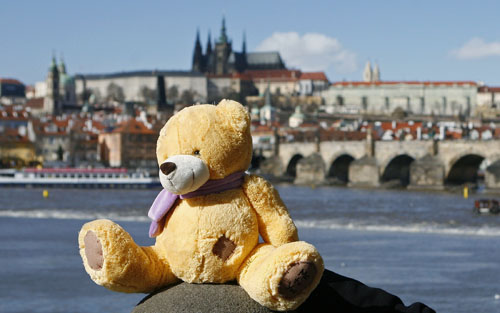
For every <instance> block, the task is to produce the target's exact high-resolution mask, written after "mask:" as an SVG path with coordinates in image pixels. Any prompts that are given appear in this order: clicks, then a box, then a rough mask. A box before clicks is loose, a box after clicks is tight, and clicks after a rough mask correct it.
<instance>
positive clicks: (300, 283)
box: [278, 261, 318, 299]
mask: <svg viewBox="0 0 500 313" xmlns="http://www.w3.org/2000/svg"><path fill="white" fill-rule="evenodd" d="M317 271H318V269H317V268H316V265H315V264H314V263H313V262H305V261H304V262H296V263H292V264H290V265H289V267H288V269H287V270H286V271H285V273H284V274H283V277H282V278H281V281H280V283H279V285H278V293H279V294H280V296H281V297H283V298H285V299H293V298H295V297H297V296H298V295H300V294H301V293H302V292H303V291H304V290H306V289H307V288H308V287H309V286H310V285H311V284H312V283H313V281H314V278H315V277H316V274H317Z"/></svg>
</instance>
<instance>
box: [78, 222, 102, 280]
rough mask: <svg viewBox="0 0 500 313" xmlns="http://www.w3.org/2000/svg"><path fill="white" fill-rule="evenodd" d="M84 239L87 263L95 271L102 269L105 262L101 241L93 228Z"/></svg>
mask: <svg viewBox="0 0 500 313" xmlns="http://www.w3.org/2000/svg"><path fill="white" fill-rule="evenodd" d="M83 241H84V243H85V257H86V258H87V264H88V265H89V266H90V268H92V269H93V270H95V271H99V270H101V269H102V266H103V264H104V257H103V252H102V245H101V241H100V240H99V238H97V236H96V234H95V233H94V232H93V231H91V230H89V231H88V232H87V234H86V235H85V237H84V239H83Z"/></svg>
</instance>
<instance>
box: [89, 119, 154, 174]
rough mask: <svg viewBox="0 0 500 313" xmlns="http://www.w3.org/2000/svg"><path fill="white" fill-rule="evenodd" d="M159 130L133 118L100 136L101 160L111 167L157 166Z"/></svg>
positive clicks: (150, 167)
mask: <svg viewBox="0 0 500 313" xmlns="http://www.w3.org/2000/svg"><path fill="white" fill-rule="evenodd" d="M157 139H158V131H156V130H153V129H151V128H148V127H147V126H146V125H145V124H144V123H143V122H141V121H139V120H137V119H134V118H131V119H128V120H126V121H123V122H121V123H119V124H117V125H116V127H115V128H114V129H112V130H110V131H107V132H102V133H100V134H99V136H98V154H99V159H100V161H101V162H102V163H103V164H104V165H106V166H111V167H127V168H149V169H152V168H157V167H158V164H157V160H156V141H157Z"/></svg>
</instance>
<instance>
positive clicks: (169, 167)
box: [160, 162, 177, 175]
mask: <svg viewBox="0 0 500 313" xmlns="http://www.w3.org/2000/svg"><path fill="white" fill-rule="evenodd" d="M176 168H177V166H175V163H172V162H165V163H163V164H162V165H160V170H161V172H162V173H163V174H165V175H168V174H170V173H172V172H173V171H175V169H176Z"/></svg>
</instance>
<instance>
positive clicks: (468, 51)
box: [451, 37, 500, 59]
mask: <svg viewBox="0 0 500 313" xmlns="http://www.w3.org/2000/svg"><path fill="white" fill-rule="evenodd" d="M451 54H452V55H454V56H455V57H456V58H458V59H481V58H485V57H490V56H500V41H493V42H485V41H484V40H483V39H482V38H477V37H476V38H472V39H471V40H469V41H467V42H466V43H465V44H464V45H463V46H462V47H460V48H458V49H455V50H453V51H451Z"/></svg>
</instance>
